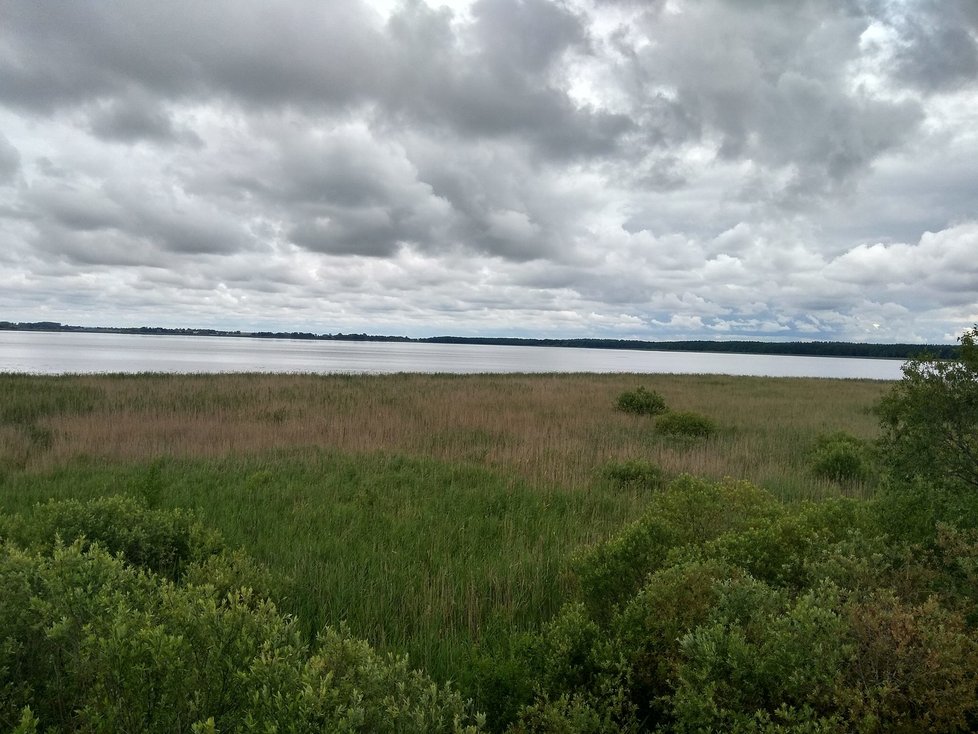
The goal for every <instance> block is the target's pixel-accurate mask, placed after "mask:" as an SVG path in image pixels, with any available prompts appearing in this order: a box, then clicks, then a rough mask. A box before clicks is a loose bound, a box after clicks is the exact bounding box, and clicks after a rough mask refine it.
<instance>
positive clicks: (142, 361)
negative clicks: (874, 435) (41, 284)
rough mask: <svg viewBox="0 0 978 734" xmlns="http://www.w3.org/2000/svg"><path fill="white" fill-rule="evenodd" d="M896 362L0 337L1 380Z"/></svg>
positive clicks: (747, 371)
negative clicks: (18, 375) (5, 376)
mask: <svg viewBox="0 0 978 734" xmlns="http://www.w3.org/2000/svg"><path fill="white" fill-rule="evenodd" d="M901 364H902V362H900V361H899V360H882V359H855V358H841V357H786V356H777V355H774V356H768V355H756V354H707V353H701V352H642V351H636V350H624V349H571V348H564V347H508V346H486V345H475V344H419V343H411V342H408V343H403V342H401V343H398V342H343V341H314V340H302V339H251V338H247V337H208V336H151V335H137V334H87V333H64V332H51V333H48V332H27V331H0V372H28V373H33V374H45V375H52V374H63V373H80V374H91V373H101V372H130V373H131V372H177V373H179V372H183V373H194V372H313V373H319V374H328V373H347V374H350V373H352V374H356V373H367V374H382V373H391V372H449V373H454V374H470V373H479V372H496V373H500V372H635V373H645V374H665V373H677V374H728V375H766V376H775V377H850V378H869V379H875V380H898V379H900V377H901V376H902V373H901V372H900V365H901Z"/></svg>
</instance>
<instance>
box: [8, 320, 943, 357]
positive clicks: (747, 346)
mask: <svg viewBox="0 0 978 734" xmlns="http://www.w3.org/2000/svg"><path fill="white" fill-rule="evenodd" d="M0 331H71V332H92V333H111V334H153V335H173V336H227V337H252V338H258V339H316V340H332V341H361V342H421V343H428V344H483V345H489V346H516V347H571V348H576V349H634V350H640V351H656V352H714V353H724V354H770V355H786V356H789V355H790V356H802V357H862V358H868V359H915V358H919V357H921V356H924V355H926V356H929V357H934V358H938V359H956V358H957V357H958V355H959V353H960V347H959V346H958V345H956V344H864V343H858V342H829V341H810V342H799V341H794V342H763V341H743V340H742V341H706V340H687V341H642V340H638V339H586V338H582V339H527V338H519V337H482V336H432V337H421V338H412V337H408V336H386V335H380V334H343V333H338V334H314V333H312V332H308V331H253V332H251V331H224V330H220V329H186V328H184V329H172V328H166V327H162V326H138V327H108V326H106V327H101V326H70V325H66V324H60V323H57V322H55V321H31V322H16V323H15V322H12V321H0Z"/></svg>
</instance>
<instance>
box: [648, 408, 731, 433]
mask: <svg viewBox="0 0 978 734" xmlns="http://www.w3.org/2000/svg"><path fill="white" fill-rule="evenodd" d="M655 430H656V433H660V434H662V435H663V436H686V437H689V438H707V437H709V436H712V435H714V434H715V433H716V432H717V425H716V423H714V422H713V421H711V420H710V419H709V418H707V417H706V416H705V415H700V414H699V413H693V412H689V411H683V412H677V413H674V412H669V413H666V414H665V415H663V416H662V417H660V418H659V419H658V420H657V421H656V422H655Z"/></svg>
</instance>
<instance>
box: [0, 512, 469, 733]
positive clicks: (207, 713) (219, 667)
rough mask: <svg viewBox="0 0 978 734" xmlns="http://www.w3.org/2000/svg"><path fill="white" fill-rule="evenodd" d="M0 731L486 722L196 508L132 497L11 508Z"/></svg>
mask: <svg viewBox="0 0 978 734" xmlns="http://www.w3.org/2000/svg"><path fill="white" fill-rule="evenodd" d="M0 527H2V544H0V631H2V632H0V635H2V638H0V730H2V731H10V730H11V729H12V728H13V727H15V726H17V725H18V724H20V729H19V731H24V732H27V731H56V732H74V731H79V732H120V731H133V732H136V731H139V732H191V731H193V732H208V731H217V732H222V731H224V732H226V731H261V732H268V731H276V730H277V731H289V732H322V731H329V732H334V731H335V732H385V731H390V732H462V731H469V732H475V731H478V729H479V728H480V722H479V719H478V718H477V717H475V716H474V715H473V714H472V712H471V710H470V706H469V705H468V704H466V703H465V702H464V701H463V700H462V698H461V696H460V695H459V694H458V693H457V692H455V691H453V690H452V689H450V688H449V687H447V686H438V685H436V684H435V683H433V682H432V681H431V680H430V679H428V678H427V677H426V676H425V675H423V674H422V673H420V672H418V671H414V670H411V669H410V667H409V666H408V663H407V661H406V660H405V659H397V658H392V657H387V658H384V657H380V656H379V655H377V654H376V653H374V652H373V650H372V649H371V648H370V647H369V646H368V645H367V644H366V643H364V642H361V641H358V640H355V639H352V638H351V637H350V636H349V635H348V634H347V633H346V632H345V631H343V630H336V629H330V628H327V629H325V630H324V631H323V633H322V634H321V635H320V637H319V639H318V640H317V642H316V643H315V644H314V645H312V646H309V645H306V644H305V643H304V642H303V638H302V635H301V634H300V633H299V630H298V627H297V624H296V622H295V620H294V619H292V618H290V617H289V616H287V615H284V614H282V613H281V612H279V611H278V609H277V608H276V606H275V604H274V602H273V601H272V600H271V599H270V598H269V597H268V595H267V594H266V593H264V591H263V590H262V586H264V584H265V581H266V579H265V578H264V576H263V575H262V573H261V571H260V570H259V569H257V568H256V567H255V566H254V564H251V563H249V562H248V561H247V560H246V559H244V558H243V557H242V556H241V555H240V554H235V553H230V552H228V551H227V550H225V549H222V548H221V547H220V541H219V539H218V538H217V537H216V536H215V535H214V534H212V533H206V532H203V531H202V529H201V528H200V526H199V524H198V523H196V522H195V521H194V520H193V518H192V517H191V516H189V515H187V514H186V513H182V512H179V511H177V512H174V511H154V510H149V509H147V508H145V507H144V506H142V505H140V504H139V503H137V502H135V501H133V500H131V499H127V498H118V497H116V498H108V499H103V500H97V501H94V502H90V503H79V502H72V501H69V502H58V503H51V504H48V505H44V506H40V507H38V508H37V509H36V510H35V511H34V513H32V515H31V516H28V517H20V516H14V517H5V518H3V522H2V525H0Z"/></svg>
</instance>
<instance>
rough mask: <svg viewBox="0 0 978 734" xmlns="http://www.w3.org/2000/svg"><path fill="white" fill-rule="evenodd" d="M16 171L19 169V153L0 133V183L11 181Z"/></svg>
mask: <svg viewBox="0 0 978 734" xmlns="http://www.w3.org/2000/svg"><path fill="white" fill-rule="evenodd" d="M18 171H20V153H19V152H17V149H16V148H15V147H14V146H13V145H12V144H11V143H10V141H9V140H7V138H6V137H4V135H3V134H2V133H0V184H3V183H8V182H10V181H12V180H13V179H14V177H15V176H16V175H17V172H18Z"/></svg>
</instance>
